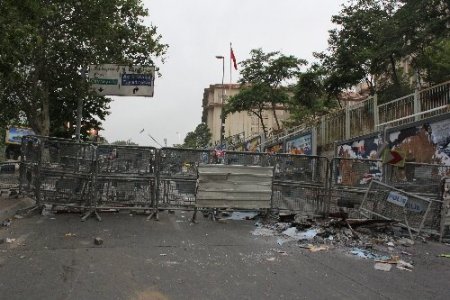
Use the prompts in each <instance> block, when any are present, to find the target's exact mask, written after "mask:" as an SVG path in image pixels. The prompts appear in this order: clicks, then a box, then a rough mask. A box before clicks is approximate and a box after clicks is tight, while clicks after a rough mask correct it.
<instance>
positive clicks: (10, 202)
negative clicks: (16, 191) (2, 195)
mask: <svg viewBox="0 0 450 300" xmlns="http://www.w3.org/2000/svg"><path fill="white" fill-rule="evenodd" d="M35 203H36V202H35V201H34V200H33V199H31V198H18V199H11V198H9V199H0V222H1V221H3V220H5V219H8V218H12V217H14V215H15V214H16V212H17V211H18V210H20V209H24V208H27V207H31V206H33V205H34V204H35Z"/></svg>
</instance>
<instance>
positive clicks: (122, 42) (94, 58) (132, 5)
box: [0, 0, 168, 136]
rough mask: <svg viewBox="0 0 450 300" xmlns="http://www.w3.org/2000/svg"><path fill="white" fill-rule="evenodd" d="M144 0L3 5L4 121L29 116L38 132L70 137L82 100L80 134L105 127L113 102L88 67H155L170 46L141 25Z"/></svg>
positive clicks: (9, 0)
mask: <svg viewBox="0 0 450 300" xmlns="http://www.w3.org/2000/svg"><path fill="white" fill-rule="evenodd" d="M146 16H148V11H147V10H145V9H144V8H143V6H142V2H141V1H140V0H98V1H64V0H52V1H43V0H38V1H13V0H3V1H2V5H1V6H0V26H1V28H2V30H1V31H0V103H1V104H2V107H8V111H7V113H5V114H3V113H2V114H1V115H0V117H1V121H2V122H3V123H7V122H9V119H10V118H12V117H14V116H15V115H17V114H18V112H19V111H23V112H24V113H25V115H26V117H27V120H28V122H29V124H30V126H31V127H32V128H33V130H34V131H35V132H36V133H37V134H41V135H50V134H54V133H57V134H60V135H68V136H71V135H72V133H73V129H72V128H73V127H72V126H69V128H64V124H67V123H70V124H74V123H75V118H76V107H77V101H78V99H79V97H81V98H83V99H84V103H85V105H84V108H83V120H82V123H83V128H82V132H85V131H86V130H88V129H90V128H96V129H99V128H100V126H101V120H104V118H105V116H106V115H107V114H108V111H107V110H108V109H109V106H108V103H109V102H110V99H108V98H105V97H103V96H99V95H97V94H96V93H95V92H93V91H92V90H91V89H90V86H89V84H88V82H87V81H86V79H85V71H86V70H85V69H86V67H87V66H88V65H90V64H102V63H117V64H124V65H142V66H149V65H154V61H153V60H154V59H155V58H156V57H163V56H164V54H165V52H166V51H167V47H168V46H167V45H165V44H163V43H161V36H160V35H158V34H157V32H156V27H154V26H150V27H148V26H145V25H143V18H144V17H146Z"/></svg>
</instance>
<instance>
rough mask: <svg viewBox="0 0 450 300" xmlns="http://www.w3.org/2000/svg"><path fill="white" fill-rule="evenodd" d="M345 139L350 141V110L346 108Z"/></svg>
mask: <svg viewBox="0 0 450 300" xmlns="http://www.w3.org/2000/svg"><path fill="white" fill-rule="evenodd" d="M345 139H346V140H348V139H350V109H349V107H348V106H346V107H345Z"/></svg>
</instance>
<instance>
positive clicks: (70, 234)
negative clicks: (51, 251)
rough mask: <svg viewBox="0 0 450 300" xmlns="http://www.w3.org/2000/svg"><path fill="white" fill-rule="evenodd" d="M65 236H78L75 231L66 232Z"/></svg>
mask: <svg viewBox="0 0 450 300" xmlns="http://www.w3.org/2000/svg"><path fill="white" fill-rule="evenodd" d="M64 236H66V237H74V236H77V235H76V234H75V233H71V232H69V233H66V234H65V235H64Z"/></svg>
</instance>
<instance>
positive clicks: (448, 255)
mask: <svg viewBox="0 0 450 300" xmlns="http://www.w3.org/2000/svg"><path fill="white" fill-rule="evenodd" d="M438 256H439V257H445V258H450V254H447V253H443V254H439V255H438Z"/></svg>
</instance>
